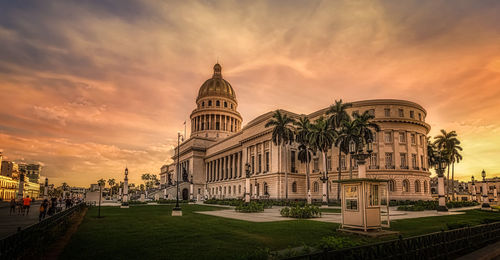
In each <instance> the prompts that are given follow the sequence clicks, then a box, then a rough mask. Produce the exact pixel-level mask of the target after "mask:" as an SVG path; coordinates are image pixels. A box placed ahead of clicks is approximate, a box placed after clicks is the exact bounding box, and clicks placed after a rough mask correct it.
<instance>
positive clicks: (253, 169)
mask: <svg viewBox="0 0 500 260" xmlns="http://www.w3.org/2000/svg"><path fill="white" fill-rule="evenodd" d="M251 158H252V173H255V156H253V155H252V157H251Z"/></svg>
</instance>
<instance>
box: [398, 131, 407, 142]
mask: <svg viewBox="0 0 500 260" xmlns="http://www.w3.org/2000/svg"><path fill="white" fill-rule="evenodd" d="M399 143H402V144H404V143H406V133H405V132H399Z"/></svg>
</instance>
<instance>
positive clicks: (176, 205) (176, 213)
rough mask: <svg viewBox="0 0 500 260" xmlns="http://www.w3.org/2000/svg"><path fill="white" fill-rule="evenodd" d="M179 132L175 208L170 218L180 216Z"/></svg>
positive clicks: (178, 139)
mask: <svg viewBox="0 0 500 260" xmlns="http://www.w3.org/2000/svg"><path fill="white" fill-rule="evenodd" d="M181 137H182V135H181V132H177V170H176V173H177V180H176V185H177V196H176V199H175V207H174V208H173V209H172V216H182V209H181V207H180V205H179V172H180V166H179V165H180V156H181V152H180V144H181Z"/></svg>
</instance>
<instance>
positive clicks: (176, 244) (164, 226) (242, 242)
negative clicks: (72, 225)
mask: <svg viewBox="0 0 500 260" xmlns="http://www.w3.org/2000/svg"><path fill="white" fill-rule="evenodd" d="M172 207H173V205H161V206H143V205H138V206H131V207H130V208H129V209H120V208H118V207H103V208H101V214H102V215H103V216H104V217H103V218H96V215H97V208H92V209H90V210H89V211H88V213H87V215H86V216H85V219H84V220H83V222H82V224H81V226H80V227H79V229H78V231H77V232H76V233H75V234H74V235H73V237H72V238H71V241H70V242H69V244H68V246H67V247H66V248H65V249H64V252H63V254H62V256H61V258H62V259H238V257H235V256H244V255H246V254H248V253H250V252H252V251H254V250H255V249H256V248H269V249H270V250H280V249H286V248H288V247H296V246H301V245H303V244H308V245H311V246H314V245H316V244H317V243H318V242H319V240H320V239H321V238H322V237H325V236H343V237H348V238H349V239H351V240H354V241H356V242H357V243H373V242H378V241H380V239H371V238H365V237H361V236H355V235H348V234H343V233H340V232H336V231H335V229H336V228H337V227H338V226H339V225H338V224H333V223H324V222H318V221H312V220H290V221H279V222H267V223H254V222H246V221H240V220H233V219H226V218H220V217H215V216H208V215H204V214H197V213H194V212H193V211H209V210H218V209H219V208H216V207H210V206H204V205H186V204H183V205H182V208H183V214H184V216H182V217H172V216H171V209H172ZM249 214H251V213H249ZM484 218H496V219H498V220H499V221H500V214H499V213H492V212H481V211H477V210H472V211H468V212H467V213H466V214H463V215H456V216H442V217H428V218H419V219H408V220H399V221H394V222H391V226H392V228H391V229H393V230H398V231H401V233H402V234H403V235H404V236H410V235H419V234H424V233H429V232H434V231H439V230H441V229H446V222H461V223H463V222H467V223H470V224H479V223H480V222H481V220H482V219H484ZM385 239H390V238H385Z"/></svg>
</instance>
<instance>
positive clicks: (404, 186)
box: [160, 64, 432, 201]
mask: <svg viewBox="0 0 500 260" xmlns="http://www.w3.org/2000/svg"><path fill="white" fill-rule="evenodd" d="M351 103H352V107H351V108H348V113H349V114H351V113H353V112H359V113H363V112H365V111H369V112H370V113H372V114H373V115H374V116H375V119H374V120H373V122H375V123H377V124H378V125H379V126H380V131H379V132H378V133H376V134H375V138H374V139H375V140H374V144H373V153H372V154H371V158H369V159H368V160H367V172H366V174H367V177H368V178H377V179H385V180H389V183H388V190H389V197H390V199H391V200H430V199H432V198H431V192H430V172H429V167H428V165H427V154H426V150H427V147H426V145H427V140H426V136H427V134H428V133H429V130H430V126H429V124H427V123H426V122H425V118H426V115H427V113H426V111H425V109H424V108H423V107H422V106H420V105H418V104H416V103H414V102H411V101H406V100H394V99H376V100H362V101H355V102H351ZM327 106H328V104H325V108H324V109H321V110H319V111H315V112H313V113H310V114H297V113H295V112H291V111H285V110H280V111H281V112H282V113H283V114H287V115H288V116H290V117H292V118H298V117H301V116H304V115H305V116H307V117H308V118H309V119H310V121H311V122H313V121H314V120H315V119H317V118H319V117H320V116H323V115H325V113H326V111H327V109H328V107H327ZM273 114H274V111H270V112H268V113H265V114H262V115H260V116H258V117H256V118H254V119H253V120H251V121H249V122H248V123H246V124H243V118H242V116H241V115H240V113H239V112H238V100H237V98H236V92H235V89H234V88H233V86H231V84H230V83H229V82H228V81H226V80H225V79H224V77H223V75H222V67H221V66H220V65H219V64H215V66H214V68H213V76H212V77H211V78H209V79H208V80H206V81H205V82H204V83H203V84H202V85H201V87H200V89H199V92H198V97H197V98H196V107H195V109H194V110H193V112H192V113H191V116H190V119H191V124H190V128H191V131H190V132H191V134H190V137H189V138H187V139H185V140H183V141H182V143H181V144H180V146H179V149H177V147H176V148H175V153H174V155H173V156H172V159H173V161H174V163H172V164H170V165H164V166H163V167H162V168H161V173H160V177H161V178H160V179H161V187H162V190H161V191H162V192H163V193H164V194H163V195H164V196H166V197H167V198H169V199H172V198H175V196H176V192H177V189H176V186H175V185H174V183H175V180H176V179H177V178H176V173H179V178H180V184H179V189H180V198H182V199H194V200H203V199H205V198H243V197H244V195H245V178H246V174H245V165H246V164H247V163H248V164H249V165H250V174H251V176H250V183H251V184H250V191H249V193H250V194H251V197H252V198H255V199H285V190H286V185H288V198H289V199H292V200H293V199H300V200H305V199H306V193H307V192H306V165H305V163H301V162H300V161H299V160H298V158H297V156H298V144H297V143H294V144H292V145H289V146H287V149H286V151H280V150H282V149H281V148H280V149H278V147H277V146H276V145H275V144H273V142H272V141H271V134H272V128H266V127H265V124H266V122H268V121H269V120H270V119H271V118H272V116H273ZM178 150H179V151H180V152H179V154H178V153H177V151H178ZM338 154H339V152H338V148H336V147H335V146H332V149H330V150H329V152H328V154H327V156H326V158H327V159H326V160H327V162H326V165H327V170H328V177H329V179H330V180H337V179H338V171H339V169H338V166H339V160H340V165H341V169H340V170H341V178H342V179H348V178H349V159H350V158H349V155H347V156H344V155H342V156H341V157H340V158H339V156H338ZM178 155H179V158H178ZM280 156H282V158H279V157H280ZM285 157H286V158H285ZM178 159H179V168H177V167H176V166H177V160H178ZM322 160H323V157H322V156H321V154H320V153H319V152H318V153H316V154H314V155H313V158H312V160H311V162H310V169H311V175H310V180H311V182H310V183H311V194H312V199H313V200H317V201H321V199H322V194H323V190H322V189H323V185H322V182H321V180H320V178H321V175H322V174H321V171H322V170H323V168H322V165H323V162H322ZM285 173H287V174H288V184H287V183H286V182H285ZM353 175H354V177H356V176H357V167H356V165H355V164H353ZM327 189H328V194H329V199H337V198H336V196H337V184H336V183H332V182H331V181H329V183H328V185H327Z"/></svg>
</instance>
